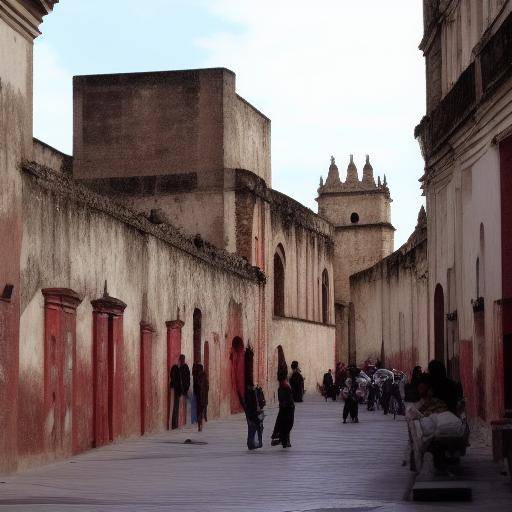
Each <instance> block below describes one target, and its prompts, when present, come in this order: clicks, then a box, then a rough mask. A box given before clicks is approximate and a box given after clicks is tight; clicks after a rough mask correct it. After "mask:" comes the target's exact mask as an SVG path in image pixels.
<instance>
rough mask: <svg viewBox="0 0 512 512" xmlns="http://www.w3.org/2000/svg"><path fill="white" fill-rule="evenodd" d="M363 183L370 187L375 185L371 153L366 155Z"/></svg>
mask: <svg viewBox="0 0 512 512" xmlns="http://www.w3.org/2000/svg"><path fill="white" fill-rule="evenodd" d="M363 183H364V184H365V185H367V186H368V187H371V188H374V187H375V180H374V179H373V167H372V166H371V164H370V155H366V163H365V164H364V167H363Z"/></svg>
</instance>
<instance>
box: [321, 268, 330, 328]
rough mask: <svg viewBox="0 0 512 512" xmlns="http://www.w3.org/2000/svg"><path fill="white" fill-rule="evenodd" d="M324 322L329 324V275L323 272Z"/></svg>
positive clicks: (325, 271)
mask: <svg viewBox="0 0 512 512" xmlns="http://www.w3.org/2000/svg"><path fill="white" fill-rule="evenodd" d="M322 322H323V323H324V324H327V323H329V274H328V273H327V269H326V270H324V271H323V272H322Z"/></svg>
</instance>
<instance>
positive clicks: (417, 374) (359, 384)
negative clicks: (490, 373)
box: [320, 360, 462, 423]
mask: <svg viewBox="0 0 512 512" xmlns="http://www.w3.org/2000/svg"><path fill="white" fill-rule="evenodd" d="M426 389H428V394H429V397H430V399H429V401H428V404H434V407H436V408H437V409H439V407H440V404H442V406H443V407H445V408H446V410H448V411H451V412H454V413H455V412H456V409H457V404H458V403H459V402H460V401H461V400H462V389H461V386H460V384H459V383H456V382H455V381H453V380H452V379H450V378H448V376H447V374H446V368H445V366H444V364H443V363H442V362H440V361H436V360H433V361H431V362H430V363H429V365H428V369H427V371H426V372H423V370H422V368H421V366H416V367H414V368H413V369H412V371H411V379H410V381H409V380H408V378H407V375H406V373H404V372H402V371H399V370H396V369H386V368H383V366H382V365H381V364H380V362H379V361H377V362H376V363H375V364H372V362H371V361H366V362H365V364H364V365H362V367H361V368H358V367H356V366H355V365H348V366H347V365H345V364H344V363H338V364H337V365H336V369H335V372H334V375H333V372H332V370H331V369H329V370H328V371H327V372H326V373H325V374H324V376H323V381H322V386H320V391H321V393H322V395H323V396H324V398H325V401H327V400H333V401H336V400H337V399H338V398H341V399H343V400H344V402H345V404H344V407H343V414H342V418H343V423H346V422H347V419H348V418H349V417H350V419H351V420H352V421H353V422H354V423H358V422H359V414H358V411H359V405H361V404H366V407H367V410H369V411H374V410H377V409H382V411H383V413H384V414H385V415H386V414H389V413H390V412H393V414H395V415H396V414H399V415H404V414H405V402H418V401H420V400H423V401H425V399H426V393H427V391H426ZM429 406H430V405H429ZM391 408H392V409H393V410H391Z"/></svg>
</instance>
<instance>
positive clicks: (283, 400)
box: [271, 372, 295, 448]
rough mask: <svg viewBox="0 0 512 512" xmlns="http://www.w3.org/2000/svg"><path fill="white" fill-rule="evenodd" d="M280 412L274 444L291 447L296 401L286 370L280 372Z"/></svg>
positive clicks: (278, 394) (278, 391) (273, 436)
mask: <svg viewBox="0 0 512 512" xmlns="http://www.w3.org/2000/svg"><path fill="white" fill-rule="evenodd" d="M278 380H279V388H278V390H277V397H278V399H279V412H278V414H277V418H276V423H275V426H274V432H273V433H272V442H271V444H272V446H276V445H278V444H282V445H283V448H290V447H291V443H290V432H291V430H292V428H293V422H294V416H295V403H294V402H293V395H292V388H291V387H290V384H289V382H288V375H287V373H284V372H279V374H278Z"/></svg>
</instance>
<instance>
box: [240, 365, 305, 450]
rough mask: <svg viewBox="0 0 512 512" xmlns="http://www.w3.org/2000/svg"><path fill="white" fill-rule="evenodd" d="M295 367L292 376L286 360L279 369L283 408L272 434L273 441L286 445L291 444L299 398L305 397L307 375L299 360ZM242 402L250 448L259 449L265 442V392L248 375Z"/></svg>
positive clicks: (274, 444)
mask: <svg viewBox="0 0 512 512" xmlns="http://www.w3.org/2000/svg"><path fill="white" fill-rule="evenodd" d="M291 368H292V373H291V375H290V378H289V379H288V367H287V365H286V364H282V365H280V367H279V368H278V371H277V380H278V382H279V387H278V389H277V398H278V402H279V412H278V414H277V418H276V422H275V425H274V430H273V432H272V436H271V445H272V446H277V445H279V444H280V445H282V446H283V448H290V447H291V442H290V433H291V431H292V428H293V423H294V420H295V402H302V401H303V397H304V377H303V376H302V373H301V371H300V367H299V363H298V361H292V364H291ZM242 406H243V408H244V411H245V416H246V419H247V448H248V449H249V450H256V449H258V448H261V447H262V446H263V440H262V438H263V420H264V417H265V414H264V412H263V408H264V407H265V396H264V394H263V390H262V389H261V388H260V387H258V386H255V385H254V383H253V381H252V378H251V377H249V378H247V386H246V390H245V396H244V399H243V401H242Z"/></svg>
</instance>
